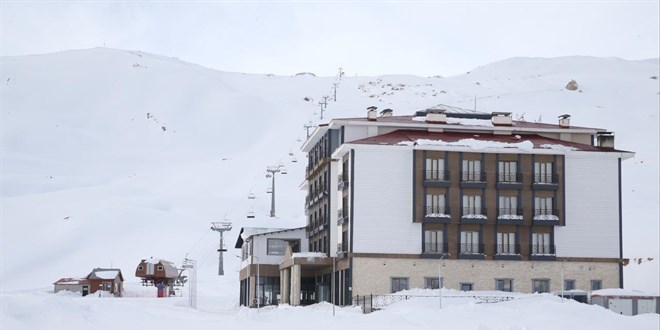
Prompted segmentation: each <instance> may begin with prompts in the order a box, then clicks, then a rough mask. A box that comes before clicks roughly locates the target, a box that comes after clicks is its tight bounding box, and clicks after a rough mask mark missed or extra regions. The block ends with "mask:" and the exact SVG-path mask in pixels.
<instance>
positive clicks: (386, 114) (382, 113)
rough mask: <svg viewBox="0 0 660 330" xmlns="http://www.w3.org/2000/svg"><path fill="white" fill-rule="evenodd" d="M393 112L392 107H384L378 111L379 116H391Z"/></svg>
mask: <svg viewBox="0 0 660 330" xmlns="http://www.w3.org/2000/svg"><path fill="white" fill-rule="evenodd" d="M393 113H394V110H392V109H385V110H383V111H381V112H380V116H381V117H392V114H393Z"/></svg>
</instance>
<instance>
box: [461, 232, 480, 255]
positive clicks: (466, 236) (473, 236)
mask: <svg viewBox="0 0 660 330" xmlns="http://www.w3.org/2000/svg"><path fill="white" fill-rule="evenodd" d="M461 253H466V254H476V253H479V232H478V231H462V232H461Z"/></svg>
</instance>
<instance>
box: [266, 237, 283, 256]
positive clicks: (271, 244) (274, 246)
mask: <svg viewBox="0 0 660 330" xmlns="http://www.w3.org/2000/svg"><path fill="white" fill-rule="evenodd" d="M267 245H268V247H267V253H268V254H269V255H275V256H283V255H284V252H285V251H286V241H285V240H283V239H276V238H269V239H268V242H267Z"/></svg>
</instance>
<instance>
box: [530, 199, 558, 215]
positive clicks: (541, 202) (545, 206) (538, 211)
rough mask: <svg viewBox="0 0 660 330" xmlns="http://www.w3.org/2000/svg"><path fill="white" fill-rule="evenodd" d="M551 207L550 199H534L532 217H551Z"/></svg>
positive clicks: (552, 201)
mask: <svg viewBox="0 0 660 330" xmlns="http://www.w3.org/2000/svg"><path fill="white" fill-rule="evenodd" d="M553 207H554V200H553V198H552V197H534V215H552V214H553V212H554V211H553Z"/></svg>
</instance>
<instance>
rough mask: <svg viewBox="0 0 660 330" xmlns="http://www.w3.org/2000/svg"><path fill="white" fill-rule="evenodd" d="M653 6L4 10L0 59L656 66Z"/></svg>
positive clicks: (458, 67) (226, 67)
mask: <svg viewBox="0 0 660 330" xmlns="http://www.w3.org/2000/svg"><path fill="white" fill-rule="evenodd" d="M659 3H660V1H657V0H655V1H637V2H635V1H535V2H520V1H498V2H485V1H473V2H465V1H460V2H459V1H456V2H449V1H442V2H441V1H417V2H399V1H390V2H384V1H361V2H355V1H345V2H337V1H332V2H330V1H323V2H302V1H288V2H264V1H259V2H256V1H252V2H246V1H240V2H239V1H234V2H227V1H223V2H220V1H197V2H182V1H140V2H131V1H6V0H1V1H0V6H1V14H0V15H1V23H0V28H1V31H0V37H1V41H0V55H3V56H8V55H25V54H38V53H49V52H55V51H61V50H67V49H80V48H91V47H99V46H104V45H105V46H106V47H111V48H119V49H131V50H142V51H146V52H151V53H155V54H160V55H165V56H173V57H178V58H180V59H182V60H185V61H189V62H193V63H197V64H201V65H203V66H207V67H211V68H215V69H219V70H223V71H236V72H248V73H275V74H282V75H291V74H295V73H297V72H303V71H305V72H313V73H316V74H317V75H324V76H331V75H334V74H336V72H337V69H338V68H339V67H343V68H344V71H345V72H346V74H347V75H355V74H357V75H360V76H369V75H381V74H415V75H420V76H431V75H443V76H451V75H455V74H460V73H463V72H466V71H469V70H471V69H474V68H475V67H477V66H481V65H485V64H488V63H491V62H494V61H498V60H502V59H505V58H509V57H515V56H531V57H555V56H567V55H592V56H607V57H609V56H614V57H622V58H625V59H645V58H657V57H659V49H660V41H659V40H660V35H659V32H658V31H659V30H660V23H659V22H660V14H659V13H660V8H659Z"/></svg>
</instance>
